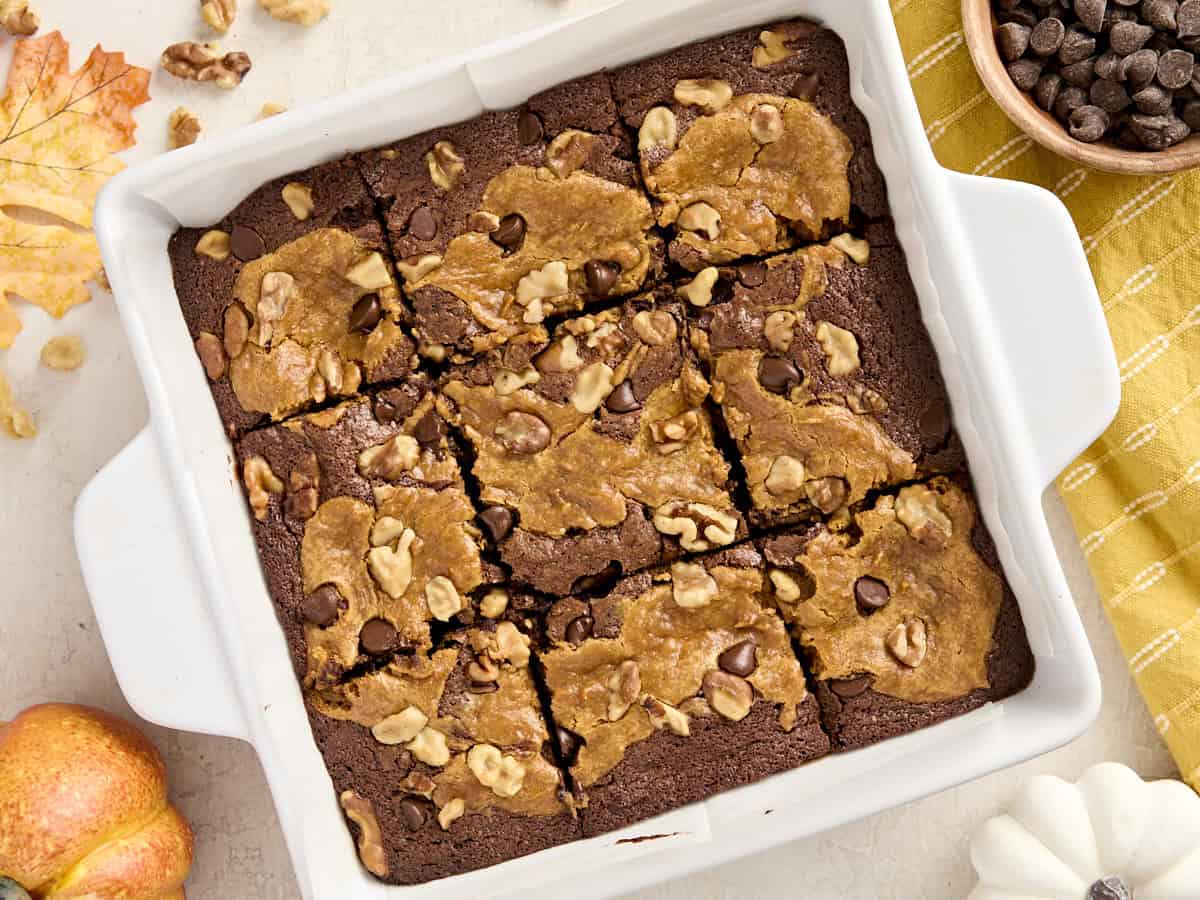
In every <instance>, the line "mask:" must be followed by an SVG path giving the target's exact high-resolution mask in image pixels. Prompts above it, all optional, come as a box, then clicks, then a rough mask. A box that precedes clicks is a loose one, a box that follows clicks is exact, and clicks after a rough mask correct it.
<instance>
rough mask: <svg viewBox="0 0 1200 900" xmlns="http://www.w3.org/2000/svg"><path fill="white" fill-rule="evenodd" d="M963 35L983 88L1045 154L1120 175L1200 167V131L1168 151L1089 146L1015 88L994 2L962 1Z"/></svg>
mask: <svg viewBox="0 0 1200 900" xmlns="http://www.w3.org/2000/svg"><path fill="white" fill-rule="evenodd" d="M962 17H963V37H964V38H965V39H966V43H967V49H968V50H969V51H970V52H971V59H972V60H974V62H975V68H976V69H977V70H978V71H979V77H980V79H981V80H982V81H983V85H984V87H986V88H987V90H988V93H989V94H991V95H992V97H993V99H995V101H996V102H997V103H999V104H1000V108H1001V109H1002V110H1004V113H1005V115H1007V116H1008V117H1009V118H1010V119H1012V121H1013V124H1015V125H1016V126H1017V127H1018V128H1020V129H1021V130H1022V131H1024V132H1025V133H1026V134H1027V135H1029V136H1030V137H1031V138H1033V140H1035V141H1037V143H1039V144H1041V145H1042V146H1043V147H1045V148H1046V149H1047V150H1052V151H1054V152H1055V153H1057V154H1058V155H1059V156H1065V157H1066V158H1067V159H1071V160H1074V161H1075V162H1077V163H1081V164H1083V165H1085V166H1090V167H1091V168H1093V169H1101V170H1102V171H1105V172H1116V173H1118V174H1122V175H1152V174H1161V173H1163V172H1181V171H1183V170H1184V169H1191V168H1195V167H1196V166H1200V133H1196V134H1193V135H1191V136H1190V137H1188V138H1187V139H1186V140H1184V141H1181V142H1180V143H1178V144H1176V145H1175V146H1174V147H1168V148H1167V149H1166V150H1127V149H1125V148H1124V147H1119V146H1117V145H1116V144H1114V143H1112V142H1111V141H1108V140H1101V141H1097V142H1096V143H1094V144H1085V143H1084V142H1083V141H1077V140H1075V138H1073V137H1071V135H1070V134H1069V133H1068V132H1067V129H1066V128H1065V127H1064V126H1063V124H1062V123H1061V122H1059V121H1058V119H1056V118H1054V117H1053V116H1052V115H1050V113H1048V112H1046V111H1045V110H1044V109H1042V108H1041V107H1040V106H1038V105H1037V103H1035V102H1034V100H1033V97H1031V96H1030V95H1029V94H1026V93H1024V92H1023V91H1022V90H1021V89H1020V88H1018V87H1017V86H1016V85H1015V84H1013V82H1012V79H1011V78H1009V77H1008V70H1007V69H1005V68H1004V61H1003V60H1001V59H1000V51H999V50H998V49H997V48H996V36H995V28H996V25H997V22H996V19H995V17H994V16H993V14H992V4H991V0H962Z"/></svg>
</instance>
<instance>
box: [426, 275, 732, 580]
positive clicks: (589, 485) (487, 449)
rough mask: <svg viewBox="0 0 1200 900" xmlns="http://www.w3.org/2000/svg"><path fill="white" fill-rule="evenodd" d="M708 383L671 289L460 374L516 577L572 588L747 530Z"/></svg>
mask: <svg viewBox="0 0 1200 900" xmlns="http://www.w3.org/2000/svg"><path fill="white" fill-rule="evenodd" d="M708 393H709V386H708V382H707V381H706V380H705V379H704V376H703V375H702V374H701V373H700V370H699V368H698V366H697V362H696V360H695V359H694V358H693V356H692V354H691V351H690V348H689V347H688V346H687V344H686V340H685V331H684V323H683V311H682V308H681V306H680V304H679V303H677V302H676V301H674V300H673V299H672V298H671V296H670V292H669V291H668V292H664V293H663V294H662V295H660V296H659V297H658V299H657V302H656V299H655V297H653V296H651V295H645V296H642V297H640V298H637V299H635V300H631V301H627V302H625V303H623V304H621V305H620V306H617V307H613V308H610V309H607V310H605V311H603V312H599V313H596V314H594V315H588V316H582V317H578V318H575V319H570V320H568V321H566V322H564V323H562V324H561V325H560V326H559V327H558V328H557V329H556V330H555V333H554V336H553V340H551V341H549V342H545V341H543V342H541V343H539V344H534V345H529V344H523V345H509V346H508V347H506V348H503V349H502V350H499V351H493V352H492V353H491V354H489V355H488V356H487V357H485V358H484V359H483V360H481V361H480V362H478V363H477V364H475V365H473V366H464V367H461V368H458V369H455V370H453V371H451V372H450V373H448V374H447V376H446V378H445V380H444V382H443V385H442V387H441V399H442V400H443V401H444V402H443V406H444V409H445V414H446V416H447V418H448V419H449V420H450V421H451V422H452V423H453V425H454V426H455V428H456V429H458V430H459V431H461V433H462V434H463V437H464V439H465V441H466V442H467V443H469V445H470V447H471V448H472V450H473V453H474V459H473V460H472V462H471V465H470V468H471V477H472V479H473V480H474V481H475V482H477V483H478V485H479V498H480V503H481V504H482V506H483V509H482V516H481V521H482V523H483V525H484V527H485V528H486V529H487V531H488V533H489V535H490V538H491V542H492V544H493V546H495V547H496V549H497V550H498V552H499V555H500V559H501V561H502V562H503V564H504V565H505V566H507V567H508V569H509V570H510V572H511V577H512V580H513V581H514V582H515V583H517V584H520V585H524V586H526V587H529V588H532V589H534V590H537V591H542V592H545V593H548V594H553V595H556V596H563V595H565V594H569V593H572V592H576V591H579V590H583V589H587V588H588V587H589V586H590V585H591V584H592V583H593V582H596V581H597V580H599V581H601V582H602V581H608V582H609V583H611V581H613V580H615V579H616V578H618V577H620V576H621V575H622V574H629V573H631V572H635V571H638V570H640V569H643V568H646V567H648V566H652V565H655V564H657V563H659V562H662V561H663V560H667V559H671V558H674V557H676V556H678V555H680V554H681V553H683V552H698V551H705V550H710V549H713V548H715V547H720V546H724V545H728V544H731V543H732V542H733V541H735V540H737V539H738V538H739V537H741V536H743V535H744V534H745V525H744V523H743V522H742V519H741V516H740V515H739V513H738V511H737V509H736V506H735V503H734V500H733V496H732V493H731V485H730V482H729V467H728V465H727V463H726V461H725V459H724V457H723V456H722V455H721V453H720V452H719V450H718V449H717V447H716V446H715V444H714V443H713V429H712V423H711V420H710V418H709V414H708V411H707V410H706V408H705V405H704V404H705V398H706V397H707V395H708Z"/></svg>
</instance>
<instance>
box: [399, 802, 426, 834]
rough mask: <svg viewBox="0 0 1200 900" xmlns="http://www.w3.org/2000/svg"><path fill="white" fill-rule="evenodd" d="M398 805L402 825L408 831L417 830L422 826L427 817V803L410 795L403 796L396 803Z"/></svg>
mask: <svg viewBox="0 0 1200 900" xmlns="http://www.w3.org/2000/svg"><path fill="white" fill-rule="evenodd" d="M398 805H399V807H400V818H401V819H402V820H403V821H404V827H405V828H407V829H408V830H409V831H418V830H420V828H421V827H422V826H424V824H425V822H426V820H427V819H428V817H429V812H428V810H429V804H428V803H427V802H423V801H421V800H414V799H413V798H412V797H405V798H404V799H403V800H401V801H400V803H399V804H398Z"/></svg>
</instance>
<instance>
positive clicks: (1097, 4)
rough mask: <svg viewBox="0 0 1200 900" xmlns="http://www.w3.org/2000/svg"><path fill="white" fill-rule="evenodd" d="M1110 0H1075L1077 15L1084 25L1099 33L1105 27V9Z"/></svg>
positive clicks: (1094, 32) (1089, 29)
mask: <svg viewBox="0 0 1200 900" xmlns="http://www.w3.org/2000/svg"><path fill="white" fill-rule="evenodd" d="M1107 6H1108V0H1075V15H1077V16H1079V21H1080V22H1082V23H1083V27H1084V28H1086V29H1087V30H1088V31H1090V32H1092V33H1093V34H1099V33H1100V30H1101V29H1102V28H1103V27H1104V10H1105V8H1107Z"/></svg>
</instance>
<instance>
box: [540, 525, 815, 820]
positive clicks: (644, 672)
mask: <svg viewBox="0 0 1200 900" xmlns="http://www.w3.org/2000/svg"><path fill="white" fill-rule="evenodd" d="M768 597H769V594H768V586H767V585H766V581H765V577H764V567H763V560H762V557H761V556H760V555H759V553H758V551H757V550H755V548H754V547H753V546H752V545H749V544H743V545H740V546H739V547H737V548H733V549H730V550H725V551H721V552H719V553H716V554H710V555H709V556H706V557H703V558H700V559H695V560H692V561H689V562H677V563H674V564H673V565H672V566H671V567H670V568H664V569H659V570H655V571H654V572H653V573H650V572H644V573H641V574H638V575H634V576H630V577H629V578H626V579H623V580H622V581H620V582H618V583H617V584H616V585H615V586H614V587H613V588H612V589H611V590H610V591H609V592H608V593H606V594H603V595H602V596H599V597H595V598H593V599H591V600H588V599H585V598H579V597H576V598H568V599H565V600H561V601H559V602H558V603H557V604H556V605H555V607H554V608H552V609H551V611H550V614H549V615H548V616H547V620H546V621H547V626H546V633H547V638H548V640H549V641H550V642H551V648H550V649H548V650H546V651H545V652H544V653H542V654H541V657H540V659H541V664H542V668H543V671H544V673H545V679H546V685H547V688H548V689H549V691H550V697H551V701H550V703H551V710H552V714H553V718H554V721H555V722H556V723H557V728H558V738H559V743H560V750H561V752H562V754H563V756H564V758H565V761H566V762H567V764H568V765H569V767H570V768H569V771H570V773H571V777H572V780H573V785H574V789H575V791H576V793H577V794H578V796H579V798H580V804H581V807H582V812H581V815H582V822H583V831H584V834H585V835H589V836H590V835H595V834H601V833H603V832H606V831H611V830H613V829H615V828H620V827H622V826H624V825H629V824H632V823H633V822H637V821H640V820H642V819H646V818H649V817H651V816H655V815H658V814H660V813H663V812H666V811H668V810H670V809H674V808H676V807H679V806H684V805H686V804H688V803H693V802H695V801H697V800H702V799H705V798H706V797H710V796H712V795H713V794H716V793H719V792H720V791H724V790H728V789H729V788H733V787H737V786H739V785H743V784H748V783H750V782H753V781H757V780H759V779H761V778H765V777H766V776H768V775H771V774H774V773H776V772H781V771H785V770H787V769H791V768H794V767H795V766H798V765H800V764H801V763H803V762H806V761H808V760H810V759H813V758H815V757H818V756H822V755H823V754H825V753H826V752H827V751H828V749H829V741H828V739H827V738H826V736H825V734H824V732H822V730H821V725H820V721H819V716H818V709H817V703H816V700H815V699H814V697H813V696H812V695H811V694H810V693H809V692H808V690H807V689H806V687H805V677H804V671H803V669H802V668H801V666H800V663H799V661H798V660H797V659H796V657H795V655H794V653H793V650H792V645H791V641H790V640H789V637H788V633H787V629H786V628H785V626H784V623H783V620H782V619H780V617H779V616H778V615H777V614H776V612H775V611H774V610H773V609H772V608H771V607H770V606H769V605H768V602H767V601H768Z"/></svg>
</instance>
